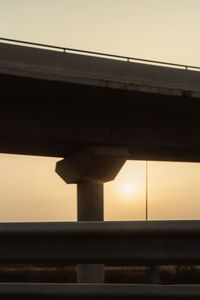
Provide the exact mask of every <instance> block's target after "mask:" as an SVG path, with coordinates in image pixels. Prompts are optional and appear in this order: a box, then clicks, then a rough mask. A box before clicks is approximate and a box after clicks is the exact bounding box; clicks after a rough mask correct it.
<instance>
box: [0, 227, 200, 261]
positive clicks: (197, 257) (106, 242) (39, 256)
mask: <svg viewBox="0 0 200 300" xmlns="http://www.w3.org/2000/svg"><path fill="white" fill-rule="evenodd" d="M0 240H1V243H0V263H45V264H48V263H117V264H126V263H130V264H131V263H132V264H135V265H142V264H143V265H144V264H149V265H152V264H173V263H174V264H178V263H182V264H186V263H188V264H192V263H195V264H199V263H200V221H149V222H69V223H68V222H67V223H1V224H0Z"/></svg>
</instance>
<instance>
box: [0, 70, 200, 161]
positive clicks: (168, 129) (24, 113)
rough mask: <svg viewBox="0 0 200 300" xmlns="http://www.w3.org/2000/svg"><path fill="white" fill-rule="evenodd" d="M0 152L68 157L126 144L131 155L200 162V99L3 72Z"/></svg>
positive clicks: (144, 157)
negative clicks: (91, 148)
mask: <svg viewBox="0 0 200 300" xmlns="http://www.w3.org/2000/svg"><path fill="white" fill-rule="evenodd" d="M0 82H1V107H0V141H1V142H0V152H2V153H16V154H27V155H42V156H55V157H66V156H68V155H69V154H72V153H74V152H77V151H80V150H81V149H83V148H85V147H88V146H90V145H101V146H122V147H127V148H128V149H129V151H130V154H131V155H130V157H128V158H129V159H141V160H143V159H144V160H146V159H148V160H170V161H200V134H199V132H200V117H199V111H200V100H199V99H195V98H190V97H189V95H187V93H185V94H183V95H182V96H172V95H170V96H169V95H159V94H150V93H144V92H137V91H127V90H120V89H112V88H108V87H107V88H106V87H95V86H87V85H81V84H72V83H64V82H56V81H50V80H44V79H43V80H40V79H34V78H25V77H20V76H12V75H0Z"/></svg>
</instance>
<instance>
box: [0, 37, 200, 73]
mask: <svg viewBox="0 0 200 300" xmlns="http://www.w3.org/2000/svg"><path fill="white" fill-rule="evenodd" d="M0 41H4V42H10V43H14V44H23V45H31V46H35V47H39V48H41V47H45V48H50V49H54V50H62V52H64V53H67V52H75V53H80V54H90V55H95V56H101V57H106V58H115V59H121V60H126V61H127V62H135V61H136V62H143V63H149V64H158V65H163V66H171V67H177V68H181V69H185V70H199V71H200V67H196V66H190V65H183V64H175V63H169V62H163V61H158V60H149V59H142V58H136V57H129V56H123V55H115V54H108V53H101V52H95V51H87V50H79V49H73V48H67V47H60V46H53V45H47V44H41V43H34V42H27V41H20V40H14V39H7V38H1V37H0Z"/></svg>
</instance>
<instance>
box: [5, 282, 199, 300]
mask: <svg viewBox="0 0 200 300" xmlns="http://www.w3.org/2000/svg"><path fill="white" fill-rule="evenodd" d="M0 296H1V297H2V299H5V300H7V299H9V300H10V299H15V298H16V297H17V296H19V297H20V299H22V300H24V299H29V300H32V299H36V297H39V298H40V299H68V300H71V299H73V300H78V299H82V300H84V299H99V300H100V299H105V298H108V299H118V300H121V299H123V300H124V299H135V300H139V299H140V300H141V299H144V300H145V299H146V300H147V299H149V300H150V299H155V300H160V299H165V300H167V299H168V300H170V299H173V300H174V299H184V300H192V299H199V298H200V286H199V285H145V284H141V285H139V284H49V283H0Z"/></svg>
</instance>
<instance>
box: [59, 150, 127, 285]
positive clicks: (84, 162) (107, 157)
mask: <svg viewBox="0 0 200 300" xmlns="http://www.w3.org/2000/svg"><path fill="white" fill-rule="evenodd" d="M128 157H129V152H128V150H127V149H126V148H121V147H116V148H115V147H96V146H94V147H89V148H86V149H84V150H82V151H81V152H78V153H75V154H74V155H72V156H70V157H66V158H65V159H63V160H61V161H59V162H58V163H57V165H56V172H57V174H58V175H59V176H61V177H62V179H63V180H64V181H65V182H67V183H77V219H78V221H103V220H104V209H103V198H104V197H103V183H104V182H107V181H111V180H113V179H114V178H115V176H116V175H117V174H118V172H119V170H120V169H121V167H122V166H123V164H124V163H125V161H126V159H128ZM77 281H78V282H79V283H81V282H82V283H102V282H104V265H103V264H78V274H77Z"/></svg>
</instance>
